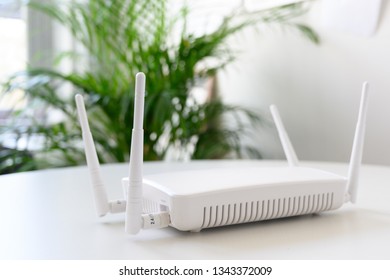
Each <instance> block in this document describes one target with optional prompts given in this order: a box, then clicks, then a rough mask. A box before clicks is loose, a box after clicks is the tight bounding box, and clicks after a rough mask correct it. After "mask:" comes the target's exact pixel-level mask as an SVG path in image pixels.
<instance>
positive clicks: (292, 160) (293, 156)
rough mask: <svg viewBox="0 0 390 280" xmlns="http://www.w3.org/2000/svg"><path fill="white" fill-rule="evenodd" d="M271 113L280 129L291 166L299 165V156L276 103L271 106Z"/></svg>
mask: <svg viewBox="0 0 390 280" xmlns="http://www.w3.org/2000/svg"><path fill="white" fill-rule="evenodd" d="M270 110H271V114H272V117H273V119H274V122H275V125H276V129H277V130H278V134H279V138H280V142H282V146H283V150H284V154H285V155H286V158H287V162H288V164H289V165H290V166H292V167H294V166H298V158H297V155H296V153H295V150H294V147H293V146H292V145H291V142H290V138H289V137H288V134H287V131H286V129H285V128H284V125H283V122H282V119H281V118H280V115H279V111H278V108H276V106H275V105H271V106H270Z"/></svg>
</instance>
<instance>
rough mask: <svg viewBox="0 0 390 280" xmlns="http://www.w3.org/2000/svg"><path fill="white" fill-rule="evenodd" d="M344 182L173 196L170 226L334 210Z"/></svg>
mask: <svg viewBox="0 0 390 280" xmlns="http://www.w3.org/2000/svg"><path fill="white" fill-rule="evenodd" d="M345 191H346V182H345V181H344V180H339V181H334V182H322V183H318V182H316V183H315V184H314V185H313V184H310V183H306V184H299V185H271V186H268V187H267V186H261V187H257V188H251V189H234V190H229V191H224V192H214V193H208V194H199V195H193V196H174V197H172V199H171V203H170V213H171V222H172V226H173V227H175V228H177V229H179V230H183V231H187V230H200V229H202V228H210V227H217V226H224V225H232V224H239V223H248V222H255V221H262V220H269V219H276V218H282V217H289V216H297V215H305V214H311V213H318V212H323V211H328V210H334V209H337V208H339V207H341V205H342V204H343V203H344V195H345Z"/></svg>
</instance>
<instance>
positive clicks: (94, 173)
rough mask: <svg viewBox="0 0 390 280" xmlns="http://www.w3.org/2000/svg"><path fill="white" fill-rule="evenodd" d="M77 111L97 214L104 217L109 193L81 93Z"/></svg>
mask: <svg viewBox="0 0 390 280" xmlns="http://www.w3.org/2000/svg"><path fill="white" fill-rule="evenodd" d="M75 99H76V106H77V113H78V115H79V120H80V125H81V130H82V134H83V140H84V146H85V157H86V158H87V165H88V169H89V175H90V177H91V181H92V192H93V197H94V201H95V207H96V212H97V214H98V215H99V216H100V217H102V216H104V215H106V214H107V212H108V211H109V203H108V199H107V193H106V190H105V188H104V184H103V180H102V178H101V176H100V165H99V160H98V157H97V154H96V149H95V144H94V142H93V138H92V134H91V131H90V129H89V124H88V118H87V112H86V111H85V105H84V100H83V97H82V96H81V94H77V95H76V97H75Z"/></svg>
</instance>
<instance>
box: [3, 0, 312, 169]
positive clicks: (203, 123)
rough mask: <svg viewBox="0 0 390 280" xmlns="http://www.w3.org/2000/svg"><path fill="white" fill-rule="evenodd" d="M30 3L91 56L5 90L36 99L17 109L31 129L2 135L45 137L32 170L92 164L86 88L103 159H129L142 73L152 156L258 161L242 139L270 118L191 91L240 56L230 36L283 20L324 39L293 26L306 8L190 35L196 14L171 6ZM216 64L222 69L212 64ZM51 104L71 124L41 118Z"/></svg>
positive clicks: (20, 76) (152, 0) (11, 128)
mask: <svg viewBox="0 0 390 280" xmlns="http://www.w3.org/2000/svg"><path fill="white" fill-rule="evenodd" d="M29 6H30V7H31V8H34V9H36V10H39V11H41V12H43V13H45V14H46V15H49V16H50V17H51V18H53V19H55V20H57V21H58V22H60V23H61V24H62V25H64V26H65V27H66V28H67V29H68V30H70V32H71V33H72V35H73V36H74V38H76V39H77V41H78V42H80V43H81V44H82V46H83V47H84V48H85V50H86V53H88V55H84V56H81V55H80V54H77V53H64V54H63V55H62V58H66V57H67V56H69V55H70V56H72V57H73V58H74V57H76V58H77V61H79V63H80V64H81V65H80V66H86V67H83V68H86V69H87V70H83V71H74V72H72V73H62V72H60V71H56V70H50V69H28V70H27V71H24V72H20V73H16V74H15V75H14V76H12V77H11V78H10V79H9V80H8V81H7V83H6V84H5V85H4V89H5V90H4V92H3V94H12V93H13V92H14V91H15V90H22V91H23V92H24V93H25V96H26V97H27V98H28V100H29V101H30V103H29V104H30V106H29V108H27V110H23V111H18V110H15V112H14V114H15V119H18V120H20V119H23V120H25V121H24V122H22V123H23V125H15V122H11V123H10V124H8V125H5V126H2V127H1V131H0V132H1V133H2V135H19V136H20V135H23V136H24V137H25V138H27V139H35V140H34V141H38V144H36V145H35V146H36V148H35V150H33V151H31V149H29V148H28V145H26V148H25V149H24V151H22V153H24V154H28V155H30V157H29V160H28V161H26V166H24V167H23V169H22V170H26V169H33V168H46V167H54V166H68V165H76V164H80V163H81V162H83V161H84V159H83V157H84V156H83V152H82V145H81V143H80V138H81V136H80V129H79V126H78V123H77V117H76V115H75V106H74V102H73V96H74V93H77V92H79V93H82V94H83V95H84V98H85V103H86V106H87V110H88V113H89V118H90V120H92V121H91V122H90V125H91V131H92V134H93V136H94V139H95V143H96V147H97V150H98V154H99V158H100V160H101V162H103V163H105V162H124V161H127V160H128V155H129V143H130V127H131V124H132V114H133V101H134V100H133V95H134V82H135V81H134V77H135V74H136V73H137V72H139V71H142V72H144V73H145V74H146V77H147V83H146V103H145V122H144V123H145V148H144V149H145V151H144V155H145V160H160V159H163V158H164V157H165V156H166V155H167V152H168V151H169V150H170V149H172V148H174V149H176V150H178V151H181V152H183V155H182V156H179V157H185V156H189V157H191V158H193V159H200V158H223V157H226V156H234V157H240V156H242V155H243V154H247V155H249V156H253V157H258V156H259V154H258V152H256V149H254V148H253V147H246V146H243V145H242V144H241V143H240V138H241V137H240V135H241V134H244V135H246V134H247V133H248V132H250V131H251V129H253V125H255V124H256V123H259V122H260V120H261V119H260V116H258V115H257V114H255V113H253V112H251V111H250V110H247V109H244V108H240V107H235V106H228V105H226V104H224V103H223V102H222V101H221V100H220V99H219V98H217V97H215V96H214V97H213V98H209V99H208V100H207V102H199V101H197V99H196V98H195V97H194V96H193V95H192V94H191V89H192V88H193V87H194V85H195V84H196V82H198V81H199V80H202V79H207V77H212V76H214V75H215V74H216V72H217V71H218V70H220V69H222V68H223V67H225V66H226V65H227V64H229V63H230V62H231V61H233V60H234V53H233V52H232V51H231V50H230V49H229V47H228V46H227V45H226V40H227V39H228V38H229V37H230V36H231V35H233V34H236V33H237V32H239V31H240V30H242V29H244V28H246V27H248V26H253V25H256V24H258V23H271V22H276V23H278V24H282V25H285V26H288V27H293V28H295V29H297V30H299V31H300V32H302V34H303V35H304V36H306V37H307V38H308V39H310V40H311V41H313V42H318V37H317V35H316V34H315V33H314V32H313V31H312V30H311V29H310V28H309V27H307V26H305V25H302V24H298V23H294V22H291V21H290V20H291V19H292V18H294V17H296V16H298V15H300V14H302V13H304V12H305V8H304V5H303V4H302V3H301V4H289V5H283V6H280V7H277V8H272V9H268V10H264V11H259V12H253V13H245V12H242V11H235V12H234V13H233V14H232V15H230V16H227V17H225V18H224V19H223V20H222V22H221V23H220V25H219V26H218V28H216V29H215V30H214V31H213V32H210V33H207V34H203V35H200V36H199V35H195V34H192V33H190V32H188V31H187V29H186V23H187V17H188V13H189V12H188V10H187V9H186V8H185V7H184V8H182V9H181V10H180V11H179V12H178V13H177V14H175V15H174V16H169V15H168V13H167V1H161V0H138V1H113V0H108V1H107V0H89V1H80V2H78V1H70V3H69V2H66V3H58V2H56V1H54V3H49V4H48V3H41V2H39V1H31V2H30V3H29ZM173 34H177V36H173ZM210 60H212V62H213V63H212V66H207V63H206V62H209V61H210ZM82 64H84V65H82ZM85 64H86V65H85ZM64 85H71V88H72V92H73V93H72V94H63V93H62V91H63V90H62V89H63V87H64ZM37 101H38V102H37ZM34 104H37V105H36V106H35V107H33V106H34ZM32 108H33V109H34V110H32ZM42 108H44V109H45V110H48V111H50V112H60V113H61V118H60V119H59V120H58V121H56V122H54V123H51V122H49V120H46V119H44V118H42V114H39V115H38V116H37V114H36V112H37V111H39V110H40V109H41V110H42ZM227 115H231V116H230V120H234V123H235V125H234V128H233V127H231V126H226V125H224V123H223V122H224V119H225V118H226V116H227ZM26 120H27V121H26ZM0 140H1V139H0ZM31 155H33V157H32V159H31ZM1 156H2V155H1ZM8 159H9V158H8ZM31 160H33V161H34V162H33V164H31ZM1 168H2V167H0V169H1ZM0 173H1V171H0Z"/></svg>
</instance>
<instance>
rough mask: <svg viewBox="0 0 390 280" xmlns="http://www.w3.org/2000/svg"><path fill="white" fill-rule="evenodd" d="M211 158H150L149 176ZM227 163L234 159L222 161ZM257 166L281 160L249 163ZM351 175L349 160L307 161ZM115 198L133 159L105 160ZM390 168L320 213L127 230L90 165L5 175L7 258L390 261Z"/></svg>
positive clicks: (1, 203) (0, 180)
mask: <svg viewBox="0 0 390 280" xmlns="http://www.w3.org/2000/svg"><path fill="white" fill-rule="evenodd" d="M210 164H212V163H211V162H210V161H199V162H192V163H187V164H184V163H146V164H145V167H144V172H145V173H146V174H151V173H157V172H162V171H164V170H173V169H176V170H177V169H187V168H205V167H206V168H207V167H208V166H210ZM218 164H220V165H231V164H234V162H231V161H220V162H218ZM244 164H248V166H249V165H251V166H253V165H257V166H265V165H285V164H286V163H285V162H281V161H245V162H244ZM302 165H307V166H312V167H319V168H323V169H325V170H329V171H332V172H335V173H338V174H340V175H346V173H347V165H345V164H338V163H315V162H306V163H303V164H302ZM102 173H103V178H104V179H105V181H106V183H107V188H108V194H109V197H110V198H111V199H114V198H121V197H122V192H121V183H120V180H121V178H122V177H125V176H126V175H127V165H126V164H113V165H105V166H103V167H102ZM389 183H390V168H389V167H384V166H370V165H366V166H362V168H361V184H360V188H359V194H358V203H357V204H355V205H352V204H346V205H344V206H343V207H342V208H341V209H339V210H336V211H331V212H326V213H322V214H320V215H306V216H301V217H292V218H285V219H279V220H273V221H265V222H257V223H250V224H243V225H235V226H227V227H221V228H214V229H207V230H203V231H201V232H200V233H190V232H180V231H177V230H175V229H173V228H166V229H160V230H149V231H142V232H141V233H140V234H138V235H136V236H130V235H127V234H125V233H124V215H123V214H118V215H108V216H107V217H104V218H102V219H100V220H99V219H98V218H97V217H96V215H95V212H94V205H93V201H92V196H91V190H90V182H89V178H88V172H87V169H86V167H75V168H61V169H54V170H44V171H35V172H26V173H19V174H11V175H3V176H0V224H1V226H0V259H390V184H389Z"/></svg>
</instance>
